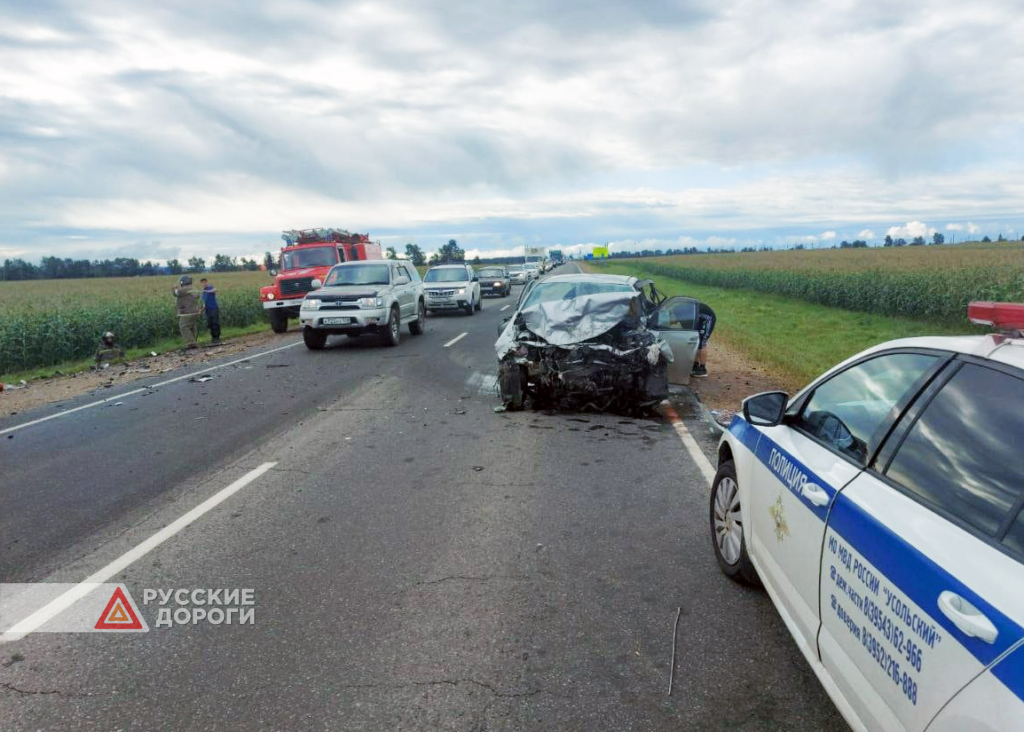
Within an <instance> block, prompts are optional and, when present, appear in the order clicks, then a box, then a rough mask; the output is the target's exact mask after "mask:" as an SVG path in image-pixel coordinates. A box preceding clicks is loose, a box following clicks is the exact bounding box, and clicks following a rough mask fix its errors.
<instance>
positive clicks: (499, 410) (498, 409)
mask: <svg viewBox="0 0 1024 732" xmlns="http://www.w3.org/2000/svg"><path fill="white" fill-rule="evenodd" d="M507 411H508V407H506V406H505V405H504V404H501V405H499V406H497V407H495V408H494V413H495V414H501V413H502V412H507Z"/></svg>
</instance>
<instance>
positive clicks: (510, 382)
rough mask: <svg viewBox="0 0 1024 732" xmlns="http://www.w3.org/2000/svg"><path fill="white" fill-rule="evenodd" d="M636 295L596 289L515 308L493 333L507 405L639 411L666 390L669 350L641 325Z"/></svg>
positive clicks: (643, 313)
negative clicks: (495, 339) (505, 322)
mask: <svg viewBox="0 0 1024 732" xmlns="http://www.w3.org/2000/svg"><path fill="white" fill-rule="evenodd" d="M648 312H649V303H648V302H647V301H646V300H645V298H644V297H643V295H642V293H640V292H638V291H635V290H634V291H631V292H613V293H599V294H594V295H587V296H582V297H575V298H571V299H564V300H558V301H555V302H543V303H540V304H538V305H534V306H531V307H526V308H524V309H523V310H521V311H519V312H517V313H516V315H515V317H513V318H512V320H510V321H509V323H508V324H507V325H506V327H505V329H504V330H503V331H502V333H501V335H500V336H499V338H498V341H497V343H496V344H495V348H496V350H497V354H498V359H499V375H498V382H499V388H500V390H501V396H502V401H503V402H504V404H505V407H506V408H508V409H520V408H522V407H524V406H526V405H527V404H529V405H530V406H532V407H533V408H536V409H561V410H567V411H593V412H614V413H619V414H631V415H635V414H643V413H646V412H649V411H650V410H651V409H652V408H653V407H655V406H657V405H658V404H659V403H661V401H662V400H663V399H665V398H666V396H667V395H668V373H667V365H668V363H669V362H670V361H671V359H672V352H671V349H669V348H668V346H667V345H666V344H665V342H664V341H663V340H661V339H660V338H659V337H658V336H657V334H656V333H654V332H653V331H651V330H649V329H648V328H647V326H646V318H647V313H648Z"/></svg>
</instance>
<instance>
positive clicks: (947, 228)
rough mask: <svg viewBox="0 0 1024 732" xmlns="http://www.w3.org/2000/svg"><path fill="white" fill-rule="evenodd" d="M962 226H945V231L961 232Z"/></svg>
mask: <svg viewBox="0 0 1024 732" xmlns="http://www.w3.org/2000/svg"><path fill="white" fill-rule="evenodd" d="M963 230H964V225H963V224H946V231H963Z"/></svg>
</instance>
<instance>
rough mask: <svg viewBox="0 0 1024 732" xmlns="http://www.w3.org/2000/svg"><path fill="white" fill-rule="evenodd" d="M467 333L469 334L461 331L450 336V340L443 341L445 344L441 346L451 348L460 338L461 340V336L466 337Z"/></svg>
mask: <svg viewBox="0 0 1024 732" xmlns="http://www.w3.org/2000/svg"><path fill="white" fill-rule="evenodd" d="M468 335H469V333H467V332H462V333H460V334H459V335H457V336H455V337H454V338H452V339H451V340H450V341H448V342H447V343H445V344H444V345H443V346H442V348H451V347H452V346H454V345H455V344H456V343H458V342H459V341H461V340H462V339H463V338H465V337H466V336H468Z"/></svg>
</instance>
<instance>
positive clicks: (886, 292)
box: [598, 243, 1024, 324]
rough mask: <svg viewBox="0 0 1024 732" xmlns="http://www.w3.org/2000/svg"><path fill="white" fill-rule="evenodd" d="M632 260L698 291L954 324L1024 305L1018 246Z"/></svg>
mask: <svg viewBox="0 0 1024 732" xmlns="http://www.w3.org/2000/svg"><path fill="white" fill-rule="evenodd" d="M633 261H634V262H636V263H637V264H638V265H640V267H641V268H642V269H643V271H644V272H645V273H646V274H649V275H654V276H662V277H673V278H676V279H680V280H684V281H686V282H692V283H694V284H699V285H709V286H713V287H725V288H735V289H743V290H754V291H756V292H764V293H768V294H772V295H780V296H783V297H789V298H794V299H798V300H804V301H806V302H811V303H815V304H818V305H827V306H831V307H839V308H845V309H847V310H857V311H861V312H866V313H877V314H880V315H901V316H907V317H912V318H921V319H925V320H933V321H938V322H944V323H950V324H953V323H965V322H966V315H967V303H968V302H970V301H971V300H996V301H1010V302H1024V246H1022V245H1020V244H1015V243H1005V244H965V245H945V246H918V247H898V248H884V249H853V250H842V249H835V250H821V251H806V250H804V251H796V250H793V251H780V252H749V253H735V254H691V255H681V256H672V257H654V258H645V259H642V260H633ZM598 266H600V265H598Z"/></svg>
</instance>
